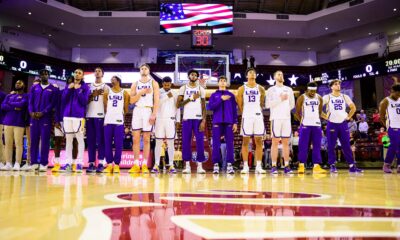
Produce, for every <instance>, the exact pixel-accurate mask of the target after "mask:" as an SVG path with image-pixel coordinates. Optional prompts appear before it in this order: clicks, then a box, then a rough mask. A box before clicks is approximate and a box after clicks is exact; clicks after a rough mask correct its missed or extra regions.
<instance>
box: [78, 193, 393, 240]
mask: <svg viewBox="0 0 400 240" xmlns="http://www.w3.org/2000/svg"><path fill="white" fill-rule="evenodd" d="M105 198H106V199H107V200H109V201H112V202H114V203H119V205H114V206H108V207H94V208H91V209H85V210H84V215H85V217H86V218H87V220H88V226H87V227H86V229H85V231H84V233H83V234H82V235H81V239H110V238H111V239H118V238H121V237H122V236H124V237H126V238H125V239H131V238H133V237H134V238H137V239H159V238H161V237H162V236H169V237H170V239H201V238H206V239H238V238H274V237H286V238H295V237H299V238H304V237H316V238H318V237H361V238H362V237H373V236H379V237H395V236H398V226H399V224H400V218H399V217H400V208H385V207H371V206H336V205H335V204H330V205H325V204H317V202H318V200H321V199H329V198H330V196H329V195H321V194H309V193H294V192H256V191H222V190H218V191H204V192H201V191H197V192H195V193H172V192H170V193H132V194H131V193H126V194H110V195H107V196H106V197H105ZM306 200H309V201H308V202H310V201H311V202H313V204H311V203H308V204H306V202H304V201H306ZM100 209H101V210H100ZM90 211H92V212H93V213H90ZM89 216H90V217H89ZM104 218H106V219H107V221H109V225H108V227H107V228H102V229H99V228H98V226H99V222H102V219H104ZM104 222H106V221H104ZM96 234H97V235H96ZM95 235H96V236H100V238H96V236H95Z"/></svg>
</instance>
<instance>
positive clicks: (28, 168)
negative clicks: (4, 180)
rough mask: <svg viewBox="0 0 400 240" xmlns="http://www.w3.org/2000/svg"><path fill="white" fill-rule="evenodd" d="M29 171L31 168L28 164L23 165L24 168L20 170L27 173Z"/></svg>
mask: <svg viewBox="0 0 400 240" xmlns="http://www.w3.org/2000/svg"><path fill="white" fill-rule="evenodd" d="M30 169H31V166H30V165H29V164H28V163H25V165H24V166H22V168H21V169H20V170H21V171H29V170H30Z"/></svg>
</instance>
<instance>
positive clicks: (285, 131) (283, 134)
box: [265, 70, 295, 174]
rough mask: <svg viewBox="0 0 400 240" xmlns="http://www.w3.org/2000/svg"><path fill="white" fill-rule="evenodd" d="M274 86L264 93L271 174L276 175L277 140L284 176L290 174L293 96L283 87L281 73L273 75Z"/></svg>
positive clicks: (290, 91) (277, 72) (288, 88)
mask: <svg viewBox="0 0 400 240" xmlns="http://www.w3.org/2000/svg"><path fill="white" fill-rule="evenodd" d="M274 79H275V81H276V83H275V86H272V87H270V88H269V89H268V90H267V93H266V99H265V106H266V107H267V108H269V109H270V116H269V120H270V124H271V134H272V145H271V158H272V168H271V173H272V174H278V169H277V168H276V162H277V160H278V145H279V140H281V142H282V151H283V159H284V160H285V163H286V166H285V168H284V173H285V174H291V173H292V170H291V169H290V167H289V139H290V137H291V136H292V123H291V116H290V112H291V110H292V109H293V108H294V105H295V101H294V94H293V90H292V88H290V87H287V86H285V85H283V82H284V81H285V80H284V78H283V72H282V71H279V70H278V71H276V72H275V73H274Z"/></svg>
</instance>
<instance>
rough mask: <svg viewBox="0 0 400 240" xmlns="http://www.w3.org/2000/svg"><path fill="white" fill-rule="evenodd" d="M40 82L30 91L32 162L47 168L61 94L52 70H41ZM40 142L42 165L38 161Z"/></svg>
mask: <svg viewBox="0 0 400 240" xmlns="http://www.w3.org/2000/svg"><path fill="white" fill-rule="evenodd" d="M39 74H40V84H36V85H34V86H33V87H32V88H31V90H30V93H29V95H30V96H29V114H30V116H31V124H30V133H31V164H32V168H33V169H35V170H40V171H41V172H42V171H43V172H44V171H46V170H47V164H48V160H49V159H48V158H49V149H50V134H51V127H52V126H53V125H52V121H53V114H54V110H55V107H56V103H57V100H58V99H57V98H58V96H59V90H58V87H55V86H54V85H52V84H50V83H49V81H48V79H49V75H50V72H49V71H48V70H46V69H42V70H40V71H39ZM39 142H40V167H39V165H38V164H39V162H38V157H39Z"/></svg>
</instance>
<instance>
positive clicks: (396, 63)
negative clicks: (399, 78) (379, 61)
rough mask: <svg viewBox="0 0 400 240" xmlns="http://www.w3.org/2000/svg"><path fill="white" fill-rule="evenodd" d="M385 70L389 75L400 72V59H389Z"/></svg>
mask: <svg viewBox="0 0 400 240" xmlns="http://www.w3.org/2000/svg"><path fill="white" fill-rule="evenodd" d="M385 68H386V72H387V73H398V72H400V58H394V59H388V60H386V61H385Z"/></svg>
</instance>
